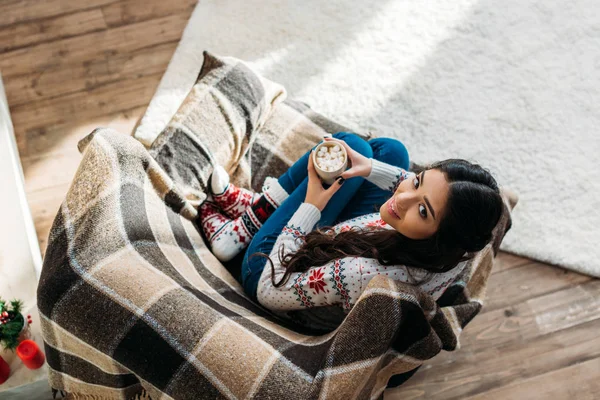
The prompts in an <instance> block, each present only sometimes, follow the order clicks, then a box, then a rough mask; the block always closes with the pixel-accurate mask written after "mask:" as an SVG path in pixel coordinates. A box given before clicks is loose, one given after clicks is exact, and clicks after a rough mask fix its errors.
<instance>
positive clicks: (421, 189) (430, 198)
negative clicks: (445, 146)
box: [379, 169, 449, 239]
mask: <svg viewBox="0 0 600 400" xmlns="http://www.w3.org/2000/svg"><path fill="white" fill-rule="evenodd" d="M448 191H449V185H448V182H447V181H446V176H445V175H444V173H443V172H441V171H440V170H437V169H428V170H426V171H423V172H421V173H420V174H419V175H410V176H409V177H408V178H407V179H405V180H404V181H402V182H401V183H400V185H399V186H398V188H397V189H396V192H394V195H393V196H392V197H391V198H390V199H389V200H388V201H386V202H385V203H384V204H383V205H382V206H381V208H380V209H379V213H380V215H381V219H383V221H384V222H386V223H387V224H388V225H390V226H391V227H393V228H394V229H395V230H397V231H398V232H400V233H401V234H403V235H404V236H406V237H408V238H410V239H426V238H428V237H430V236H431V235H433V234H434V233H435V232H436V231H437V229H438V227H439V226H440V220H441V218H442V215H443V213H444V210H445V208H446V202H447V200H448Z"/></svg>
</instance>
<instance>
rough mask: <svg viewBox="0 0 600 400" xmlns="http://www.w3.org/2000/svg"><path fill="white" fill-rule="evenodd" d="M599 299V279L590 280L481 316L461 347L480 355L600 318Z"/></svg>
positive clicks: (473, 324)
mask: <svg viewBox="0 0 600 400" xmlns="http://www.w3.org/2000/svg"><path fill="white" fill-rule="evenodd" d="M597 299H600V280H598V279H590V280H589V281H587V282H585V283H582V284H580V285H576V286H572V287H569V288H566V289H564V290H561V291H558V292H553V293H548V294H545V295H543V296H540V297H536V298H534V299H529V300H527V301H524V302H522V303H519V304H516V305H513V306H511V307H508V308H506V309H499V310H494V311H491V312H488V313H483V314H480V315H478V316H477V317H475V319H473V321H472V322H471V323H470V324H469V325H467V326H466V327H465V329H464V331H463V333H462V336H461V348H462V349H468V350H469V351H471V352H473V353H478V352H480V351H484V350H485V349H487V348H491V347H499V346H503V345H505V344H507V343H510V342H511V341H520V342H526V341H529V340H531V339H533V338H535V337H537V336H540V335H543V334H548V333H551V332H557V331H559V330H562V329H567V328H569V327H570V326H575V325H577V324H581V323H585V322H587V321H591V320H594V319H596V318H599V317H600V306H599V305H600V303H599V302H598V300H597ZM457 356H459V355H457ZM459 357H460V356H459Z"/></svg>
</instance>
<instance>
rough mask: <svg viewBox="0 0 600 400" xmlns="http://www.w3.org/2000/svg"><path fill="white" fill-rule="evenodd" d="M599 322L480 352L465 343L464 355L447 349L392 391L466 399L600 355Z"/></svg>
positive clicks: (423, 396)
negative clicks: (466, 347)
mask: <svg viewBox="0 0 600 400" xmlns="http://www.w3.org/2000/svg"><path fill="white" fill-rule="evenodd" d="M599 328H600V319H595V320H593V321H591V322H588V323H582V324H578V325H576V326H574V327H571V328H569V329H565V330H563V331H561V332H559V333H556V334H548V335H542V336H539V337H538V338H535V339H532V340H528V341H514V342H511V343H508V344H507V345H505V346H493V347H490V348H487V349H485V350H483V351H480V352H478V353H473V352H471V350H470V349H461V350H460V352H462V353H463V355H464V356H463V357H459V358H457V357H455V354H456V353H450V352H443V353H441V354H440V355H439V356H438V357H435V358H434V359H433V360H431V361H430V362H428V364H427V365H426V366H424V367H423V368H421V369H420V370H419V371H418V372H417V374H415V376H414V377H413V378H412V379H411V380H410V381H408V382H407V383H406V384H405V385H404V386H403V387H402V388H398V389H394V390H390V391H389V394H395V395H396V396H400V395H402V397H401V398H404V396H406V397H409V398H425V399H428V398H444V399H463V398H465V397H467V396H472V395H475V394H478V393H484V392H487V391H490V390H493V389H495V388H498V387H502V386H505V385H509V384H511V383H514V382H517V381H521V380H525V379H528V378H532V377H535V376H538V375H543V374H545V373H548V372H552V371H555V370H558V369H561V368H565V367H568V366H570V365H572V364H575V363H577V362H578V361H582V360H587V359H590V358H596V357H600V337H598V335H597V332H598V329H599ZM465 353H466V354H465ZM386 398H387V397H386ZM390 398H394V397H390ZM399 398H400V397H399Z"/></svg>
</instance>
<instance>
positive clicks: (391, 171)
mask: <svg viewBox="0 0 600 400" xmlns="http://www.w3.org/2000/svg"><path fill="white" fill-rule="evenodd" d="M372 162H373V164H372V170H371V174H370V175H369V176H368V177H367V178H366V179H367V180H369V181H370V182H372V183H374V184H375V185H377V186H378V187H380V188H382V189H384V190H388V191H390V196H391V195H392V193H393V191H394V190H395V189H396V187H397V185H398V184H399V183H400V182H402V181H403V180H404V179H407V178H408V177H409V176H411V175H414V174H412V173H411V172H408V171H405V170H404V169H402V168H398V167H395V166H392V165H389V164H385V163H383V162H380V161H377V160H375V159H373V160H372ZM320 217H321V212H320V211H319V209H318V208H317V207H315V206H314V205H312V204H308V203H302V204H301V205H300V207H298V210H296V212H295V213H294V215H293V216H292V217H291V218H290V220H289V221H288V223H287V224H286V226H285V227H284V229H283V230H282V232H281V234H280V235H279V237H278V238H277V241H276V242H275V245H274V246H273V250H272V251H271V254H270V255H269V256H270V257H271V260H272V261H273V266H274V269H275V277H274V279H275V282H279V280H281V278H282V276H283V274H284V273H285V268H284V267H283V266H281V263H280V262H279V256H278V254H279V249H280V248H281V246H283V247H284V251H285V253H287V252H293V251H296V250H297V249H298V248H300V246H301V245H302V242H303V237H304V235H306V234H307V233H309V232H310V231H312V230H313V229H314V227H315V225H316V223H317V222H318V221H319V219H320ZM354 227H358V228H380V229H394V228H393V227H391V226H389V225H388V224H386V223H385V222H384V221H383V220H382V219H381V218H380V215H379V213H372V214H367V215H363V216H360V217H356V218H353V219H350V220H347V221H344V222H341V223H339V224H337V225H336V226H334V227H333V229H334V231H335V232H336V233H339V232H344V231H347V230H350V229H352V228H354ZM464 266H465V263H460V264H459V265H457V266H456V268H453V269H452V270H450V271H447V272H444V273H437V274H435V275H434V277H433V279H431V280H430V281H429V282H426V283H423V284H420V286H421V288H422V289H423V290H424V291H426V292H428V293H429V294H431V295H432V296H433V297H434V298H435V299H436V300H437V299H438V298H439V297H440V296H441V295H442V294H443V292H444V291H445V290H446V288H447V287H448V286H449V285H450V283H452V282H453V281H454V280H455V278H456V276H457V275H458V274H459V273H460V272H461V271H462V269H463V268H464ZM409 270H410V271H409ZM409 273H410V275H409ZM425 273H426V272H425V271H423V270H421V269H418V268H410V267H407V266H404V265H398V266H384V265H381V264H380V263H379V262H378V261H377V260H376V259H373V258H365V257H344V258H338V259H335V260H332V261H330V262H328V263H326V264H325V265H322V266H318V267H311V268H309V269H308V271H306V272H296V273H293V274H292V275H291V276H290V278H289V279H288V280H287V282H286V283H285V284H284V285H282V286H281V287H275V286H274V285H273V282H272V280H271V268H270V264H267V265H266V266H265V269H264V270H263V272H262V274H261V277H260V280H259V282H258V288H257V297H258V301H259V302H260V303H261V304H262V305H263V306H265V307H266V308H269V309H271V310H275V311H290V310H302V309H307V308H312V307H320V306H328V305H341V306H342V307H343V309H344V310H345V311H350V309H352V307H353V306H354V304H356V302H357V301H358V298H359V297H360V295H361V294H362V292H363V291H364V289H365V288H366V286H367V284H368V283H369V281H370V280H371V279H373V277H374V276H376V275H386V276H388V277H390V278H392V279H394V280H398V281H402V282H406V283H411V282H413V281H412V279H411V277H410V276H411V275H412V277H414V278H416V279H418V280H420V278H422V277H423V276H424V274H425Z"/></svg>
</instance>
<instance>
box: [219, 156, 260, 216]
mask: <svg viewBox="0 0 600 400" xmlns="http://www.w3.org/2000/svg"><path fill="white" fill-rule="evenodd" d="M210 186H211V190H212V193H213V199H214V202H215V203H217V204H218V205H219V207H221V210H222V211H223V214H225V215H226V216H228V217H229V218H231V219H235V218H237V217H239V216H240V215H242V213H243V212H244V211H246V207H248V206H250V205H252V204H254V203H255V202H256V201H257V200H258V199H259V198H260V193H254V192H253V191H251V190H248V189H244V188H239V187H237V186H235V185H234V184H233V183H231V182H229V174H228V173H227V171H225V168H223V167H222V166H220V165H217V166H216V167H215V169H214V171H213V173H212V176H211V178H210Z"/></svg>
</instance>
